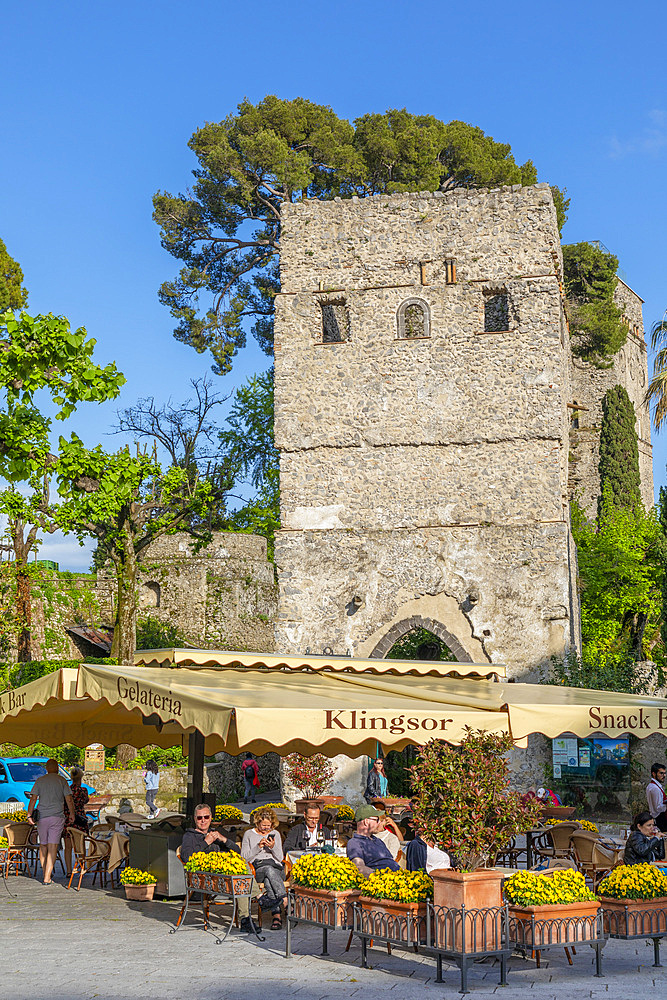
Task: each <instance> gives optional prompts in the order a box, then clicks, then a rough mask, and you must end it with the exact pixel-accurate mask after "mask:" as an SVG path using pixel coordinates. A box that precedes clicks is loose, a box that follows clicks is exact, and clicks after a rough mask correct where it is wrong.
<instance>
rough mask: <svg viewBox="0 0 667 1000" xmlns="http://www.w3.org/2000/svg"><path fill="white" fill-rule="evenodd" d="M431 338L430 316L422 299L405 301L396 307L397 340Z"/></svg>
mask: <svg viewBox="0 0 667 1000" xmlns="http://www.w3.org/2000/svg"><path fill="white" fill-rule="evenodd" d="M430 336H431V315H430V312H429V308H428V306H427V304H426V303H425V302H424V300H423V299H406V300H405V302H401V304H400V306H399V307H398V337H399V340H413V339H414V338H415V337H430Z"/></svg>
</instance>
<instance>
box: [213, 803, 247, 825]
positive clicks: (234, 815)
mask: <svg viewBox="0 0 667 1000" xmlns="http://www.w3.org/2000/svg"><path fill="white" fill-rule="evenodd" d="M215 820H216V823H224V822H225V821H233V822H236V821H238V822H240V823H242V822H243V813H242V812H241V810H240V809H237V808H236V806H228V805H222V806H216V807H215Z"/></svg>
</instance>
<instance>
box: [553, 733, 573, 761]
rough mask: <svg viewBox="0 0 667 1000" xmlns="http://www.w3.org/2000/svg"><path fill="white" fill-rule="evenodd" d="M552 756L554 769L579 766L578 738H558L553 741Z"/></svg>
mask: <svg viewBox="0 0 667 1000" xmlns="http://www.w3.org/2000/svg"><path fill="white" fill-rule="evenodd" d="M552 756H553V761H552V762H553V765H554V767H558V766H561V767H562V766H563V765H564V764H565V765H566V766H567V767H578V766H579V748H578V740H577V737H576V736H558V737H557V738H556V739H554V740H552Z"/></svg>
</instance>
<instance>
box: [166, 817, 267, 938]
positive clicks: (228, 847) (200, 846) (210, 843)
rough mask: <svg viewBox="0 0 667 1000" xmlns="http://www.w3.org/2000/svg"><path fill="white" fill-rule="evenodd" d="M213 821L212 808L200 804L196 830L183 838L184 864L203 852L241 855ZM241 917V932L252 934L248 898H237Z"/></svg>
mask: <svg viewBox="0 0 667 1000" xmlns="http://www.w3.org/2000/svg"><path fill="white" fill-rule="evenodd" d="M212 819H213V814H212V813H211V809H210V806H207V805H206V803H205V802H202V803H200V804H199V805H198V806H195V825H194V829H190V830H186V831H185V834H184V836H183V843H182V844H181V861H182V862H183V864H185V863H186V861H188V860H189V859H190V858H191V856H192V855H193V854H196V853H197V852H198V851H203V852H204V854H211V853H212V852H224V851H233V852H235V853H236V854H240V853H241V848H240V847H239V845H238V844H237V843H236V842H235V841H233V840H230V839H229V837H226V836H225V835H224V833H221V832H220V830H212V829H211V821H212ZM252 895H253V898H254V897H255V896H257V895H259V892H258V889H257V886H256V885H253V888H252ZM237 902H238V907H239V916H240V918H241V930H242V931H244V932H245V933H246V934H250V933H251V932H252V930H253V927H252V924H251V922H250V906H249V901H248V897H247V896H238V897H237Z"/></svg>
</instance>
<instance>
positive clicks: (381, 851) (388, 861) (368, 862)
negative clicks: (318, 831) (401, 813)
mask: <svg viewBox="0 0 667 1000" xmlns="http://www.w3.org/2000/svg"><path fill="white" fill-rule="evenodd" d="M380 816H381V813H379V812H378V811H377V809H374V808H373V806H361V807H360V808H359V809H357V811H356V813H355V816H354V818H355V820H356V822H357V832H356V833H355V834H353V835H352V836H351V837H350V839H349V840H348V842H347V856H348V858H349V859H350V861H352V862H353V863H354V864H355V865H356V866H357V868H358V869H359V871H360V872H361V874H362V875H370V874H371V872H373V871H377V870H378V869H380V868H389V869H390V870H391V871H392V872H396V871H398V869H399V867H400V866H399V865H398V864H397V863H396V862H395V861H394V859H393V858H392V856H391V854H390V853H389V850H388V848H387V847H386V846H385V845H384V844H383V843H382V841H381V840H378V838H377V837H374V836H373V834H374V833H375V831H376V830H377V828H378V821H379V819H380Z"/></svg>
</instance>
